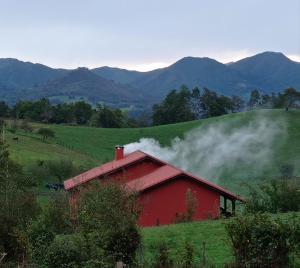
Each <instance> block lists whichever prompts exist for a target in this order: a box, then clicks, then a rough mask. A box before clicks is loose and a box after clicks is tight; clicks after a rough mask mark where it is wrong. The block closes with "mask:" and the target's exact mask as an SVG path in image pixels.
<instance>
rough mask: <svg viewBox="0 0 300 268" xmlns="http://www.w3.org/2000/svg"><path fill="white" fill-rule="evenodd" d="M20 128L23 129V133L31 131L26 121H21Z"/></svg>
mask: <svg viewBox="0 0 300 268" xmlns="http://www.w3.org/2000/svg"><path fill="white" fill-rule="evenodd" d="M20 128H21V129H23V130H24V131H25V132H32V131H33V127H32V126H31V125H30V124H29V122H28V120H27V119H24V120H22V122H21V125H20Z"/></svg>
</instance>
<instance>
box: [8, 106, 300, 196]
mask: <svg viewBox="0 0 300 268" xmlns="http://www.w3.org/2000/svg"><path fill="white" fill-rule="evenodd" d="M257 118H264V119H266V120H269V121H272V122H275V121H280V122H284V125H285V127H286V135H285V137H282V138H281V137H279V138H278V140H277V141H276V142H275V144H277V145H278V146H276V148H274V155H273V158H274V159H273V160H272V165H271V167H270V170H269V171H268V172H266V173H265V174H263V175H264V177H263V178H262V177H257V176H256V175H255V166H254V167H253V166H250V167H247V168H246V169H245V170H244V167H239V166H237V167H236V169H234V170H233V171H231V172H230V173H229V174H226V176H225V175H224V180H220V181H219V182H218V183H219V184H220V185H222V186H225V187H227V188H228V189H230V190H232V191H235V192H238V193H240V194H245V190H244V189H245V187H246V186H245V185H244V184H245V183H247V184H248V183H250V184H256V183H257V182H259V181H261V180H262V179H266V178H268V177H271V176H276V175H278V173H279V167H280V165H282V164H286V163H291V164H293V165H294V167H295V170H294V173H295V175H296V176H299V175H300V111H299V110H291V111H289V112H285V111H284V110H260V111H252V112H244V113H236V114H230V115H225V116H220V117H214V118H209V119H203V120H198V121H191V122H185V123H178V124H172V125H164V126H155V127H147V128H123V129H107V128H106V129H105V128H93V127H85V126H65V125H48V126H47V127H50V128H51V129H53V130H54V131H55V138H53V139H50V140H48V141H47V142H46V143H45V142H43V141H42V139H41V137H39V136H38V135H36V134H27V133H24V132H20V131H19V132H17V133H15V134H11V133H9V132H7V134H6V137H7V141H8V143H9V145H10V151H11V155H12V158H13V159H15V160H17V161H18V162H19V163H21V164H23V165H27V164H30V163H32V162H35V161H37V160H49V159H70V160H72V161H74V163H75V164H76V165H78V166H81V167H83V168H84V169H88V168H91V167H94V166H97V165H100V164H101V163H103V162H106V161H109V160H111V159H113V154H114V146H115V145H116V144H128V143H131V142H135V141H138V140H139V139H140V138H142V137H151V138H155V139H156V140H158V141H159V142H160V143H161V144H162V145H168V144H170V141H171V140H172V139H173V138H174V137H183V136H184V134H185V133H187V132H188V131H189V130H191V129H193V128H196V127H201V128H204V129H205V128H208V127H210V126H214V125H217V124H219V123H228V124H231V126H232V128H234V129H239V128H241V127H243V126H246V125H247V124H249V123H251V122H253V121H255V120H256V119H257ZM33 125H34V127H35V128H38V127H40V126H41V124H33ZM13 137H18V138H19V141H15V140H13ZM239 168H240V169H241V168H242V169H243V172H244V173H245V174H247V177H246V178H244V179H242V177H239V173H238V169H239Z"/></svg>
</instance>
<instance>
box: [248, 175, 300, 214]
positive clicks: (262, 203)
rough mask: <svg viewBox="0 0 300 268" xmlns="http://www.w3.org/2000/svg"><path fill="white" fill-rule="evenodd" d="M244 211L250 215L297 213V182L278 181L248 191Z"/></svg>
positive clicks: (299, 204) (299, 192)
mask: <svg viewBox="0 0 300 268" xmlns="http://www.w3.org/2000/svg"><path fill="white" fill-rule="evenodd" d="M246 210H247V211H248V212H251V213H256V212H271V213H278V212H288V211H299V210H300V186H299V182H297V181H295V180H279V179H278V180H273V181H271V182H270V183H268V184H263V185H261V186H260V187H259V189H250V194H249V198H248V200H247V203H246Z"/></svg>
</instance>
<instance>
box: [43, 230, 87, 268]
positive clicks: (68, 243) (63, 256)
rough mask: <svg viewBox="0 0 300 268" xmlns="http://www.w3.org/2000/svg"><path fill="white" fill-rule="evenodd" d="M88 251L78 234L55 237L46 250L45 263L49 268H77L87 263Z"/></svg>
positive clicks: (82, 238)
mask: <svg viewBox="0 0 300 268" xmlns="http://www.w3.org/2000/svg"><path fill="white" fill-rule="evenodd" d="M88 250H89V249H88V248H86V242H85V239H84V237H83V236H81V235H80V234H69V235H57V236H55V238H54V240H53V242H52V243H51V244H50V246H49V247H48V249H47V252H46V258H45V263H46V264H47V267H49V268H56V267H65V268H67V267H70V268H73V267H78V268H79V267H82V266H83V264H84V263H85V262H86V261H87V259H88V253H89V252H88Z"/></svg>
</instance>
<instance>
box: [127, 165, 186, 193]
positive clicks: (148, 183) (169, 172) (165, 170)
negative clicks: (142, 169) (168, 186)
mask: <svg viewBox="0 0 300 268" xmlns="http://www.w3.org/2000/svg"><path fill="white" fill-rule="evenodd" d="M181 173H182V171H181V170H179V169H177V168H174V167H172V166H169V165H164V166H162V167H160V168H158V169H156V170H154V171H153V172H151V173H150V174H147V175H145V176H143V177H141V178H138V179H135V180H133V181H130V182H128V183H127V184H126V185H127V187H128V188H130V189H132V190H135V191H138V192H140V191H144V190H146V189H148V188H150V187H152V186H154V185H157V184H159V183H163V182H165V181H166V180H169V179H171V178H174V177H177V176H178V175H180V174H181Z"/></svg>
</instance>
